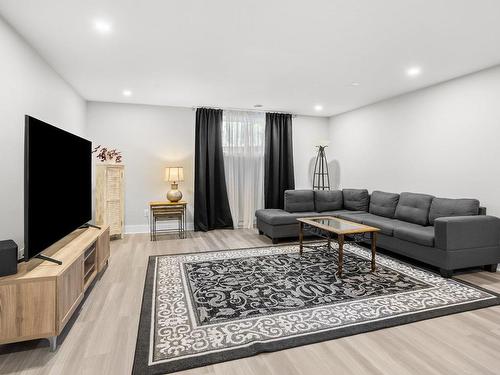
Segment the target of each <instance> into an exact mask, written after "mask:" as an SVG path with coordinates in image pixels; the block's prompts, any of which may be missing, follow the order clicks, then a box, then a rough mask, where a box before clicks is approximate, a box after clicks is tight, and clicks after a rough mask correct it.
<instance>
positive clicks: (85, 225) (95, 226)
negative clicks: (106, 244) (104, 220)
mask: <svg viewBox="0 0 500 375" xmlns="http://www.w3.org/2000/svg"><path fill="white" fill-rule="evenodd" d="M84 228H95V229H101V227H98V226H97V225H94V224H89V223H87V224H83V225H82V226H81V227H80V228H79V229H84Z"/></svg>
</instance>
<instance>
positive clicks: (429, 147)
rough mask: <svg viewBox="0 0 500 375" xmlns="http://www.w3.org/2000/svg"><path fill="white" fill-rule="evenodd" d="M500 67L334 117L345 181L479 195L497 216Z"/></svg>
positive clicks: (335, 154) (336, 152)
mask: <svg viewBox="0 0 500 375" xmlns="http://www.w3.org/2000/svg"><path fill="white" fill-rule="evenodd" d="M499 140H500V67H496V68H492V69H489V70H485V71H482V72H478V73H475V74H472V75H468V76H465V77H461V78H458V79H455V80H452V81H449V82H446V83H443V84H440V85H436V86H433V87H430V88H427V89H423V90H419V91H416V92H413V93H410V94H407V95H403V96H399V97H396V98H393V99H390V100H386V101H384V102H380V103H376V104H373V105H370V106H367V107H364V108H361V109H358V110H355V111H351V112H348V113H345V114H342V115H339V116H335V117H332V118H331V119H330V141H331V147H330V157H331V158H334V159H335V162H336V163H338V165H337V168H336V173H337V174H338V181H337V182H339V183H340V185H341V186H342V187H364V188H367V189H369V190H375V189H380V190H385V191H390V192H401V191H414V192H425V193H430V194H433V195H437V196H441V197H451V198H453V197H457V198H458V197H471V198H477V199H479V200H480V201H481V204H482V205H484V206H486V207H487V208H488V213H490V214H493V215H500V194H499V192H500V146H499Z"/></svg>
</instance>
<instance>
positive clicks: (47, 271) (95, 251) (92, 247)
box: [0, 227, 109, 350]
mask: <svg viewBox="0 0 500 375" xmlns="http://www.w3.org/2000/svg"><path fill="white" fill-rule="evenodd" d="M44 255H47V256H50V257H51V258H54V259H57V260H60V261H62V265H57V264H55V263H52V262H49V261H41V260H38V259H32V260H30V261H29V262H27V263H22V264H20V265H19V270H18V273H17V274H15V275H12V276H6V277H0V344H6V343H11V342H17V341H25V340H33V339H40V338H46V339H48V340H49V342H50V348H51V350H55V349H56V347H57V336H58V335H59V334H60V333H61V331H62V330H63V328H64V326H65V325H66V323H68V321H69V320H70V318H71V316H72V315H73V313H74V312H75V311H76V309H77V308H78V306H79V305H80V302H81V301H82V300H83V297H84V293H85V291H86V290H87V289H88V287H89V286H90V285H91V284H92V281H94V279H95V278H96V276H97V275H99V274H100V273H101V272H102V271H103V270H104V269H105V268H106V266H107V264H108V259H109V227H103V228H102V229H96V228H87V229H78V230H76V231H75V232H73V233H72V234H70V235H69V236H68V237H67V238H65V239H63V240H61V241H59V242H58V243H57V244H55V245H54V246H52V247H50V248H49V249H47V250H46V251H44Z"/></svg>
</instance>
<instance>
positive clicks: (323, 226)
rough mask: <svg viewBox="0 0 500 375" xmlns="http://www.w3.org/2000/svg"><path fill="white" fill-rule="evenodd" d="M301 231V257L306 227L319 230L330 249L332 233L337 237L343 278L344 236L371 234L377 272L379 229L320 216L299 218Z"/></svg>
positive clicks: (373, 257) (373, 261)
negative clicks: (376, 256)
mask: <svg viewBox="0 0 500 375" xmlns="http://www.w3.org/2000/svg"><path fill="white" fill-rule="evenodd" d="M297 221H298V222H299V226H300V230H299V241H300V255H302V250H303V247H304V246H303V239H304V226H310V227H311V228H314V229H316V230H317V232H318V234H320V235H321V236H323V237H326V239H327V241H328V249H330V248H331V245H330V242H331V235H332V233H334V234H336V235H337V242H338V244H339V265H338V275H339V276H340V277H341V276H342V266H343V264H344V236H345V235H349V234H361V233H370V239H371V245H372V246H371V248H372V272H374V271H375V255H376V246H377V232H378V231H380V229H379V228H375V227H370V226H368V225H364V224H359V223H354V222H352V221H348V220H343V219H338V218H336V217H333V216H318V217H305V218H298V219H297Z"/></svg>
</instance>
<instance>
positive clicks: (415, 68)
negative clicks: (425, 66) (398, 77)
mask: <svg viewBox="0 0 500 375" xmlns="http://www.w3.org/2000/svg"><path fill="white" fill-rule="evenodd" d="M420 73H422V68H421V67H419V66H412V67H411V68H408V69H407V70H406V74H407V75H409V76H410V77H415V76H418V75H419V74H420Z"/></svg>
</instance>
